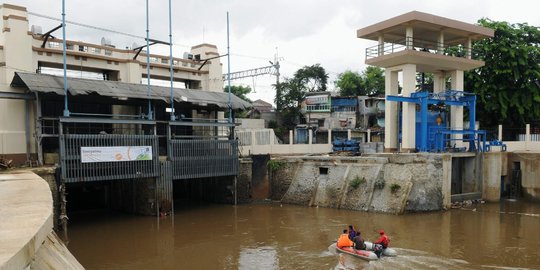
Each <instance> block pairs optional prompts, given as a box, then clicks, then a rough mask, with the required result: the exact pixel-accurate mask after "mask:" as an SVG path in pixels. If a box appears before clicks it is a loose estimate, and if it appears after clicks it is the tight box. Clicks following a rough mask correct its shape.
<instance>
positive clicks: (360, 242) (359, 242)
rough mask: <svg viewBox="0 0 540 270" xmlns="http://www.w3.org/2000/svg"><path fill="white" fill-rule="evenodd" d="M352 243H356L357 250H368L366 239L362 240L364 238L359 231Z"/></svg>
mask: <svg viewBox="0 0 540 270" xmlns="http://www.w3.org/2000/svg"><path fill="white" fill-rule="evenodd" d="M352 241H353V243H354V249H356V250H365V249H366V244H365V243H364V239H362V237H361V236H360V232H359V231H357V232H356V235H355V236H354V238H353V240H352Z"/></svg>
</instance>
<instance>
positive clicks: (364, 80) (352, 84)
mask: <svg viewBox="0 0 540 270" xmlns="http://www.w3.org/2000/svg"><path fill="white" fill-rule="evenodd" d="M335 85H336V87H337V88H339V94H340V95H341V96H368V95H381V94H384V71H383V70H382V69H381V68H378V67H373V66H369V67H367V68H366V69H365V70H364V71H363V72H362V74H359V73H358V72H354V71H350V70H348V71H345V72H343V73H341V74H339V76H338V79H337V80H336V81H335Z"/></svg>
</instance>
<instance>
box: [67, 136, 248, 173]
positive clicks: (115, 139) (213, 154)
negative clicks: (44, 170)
mask: <svg viewBox="0 0 540 270" xmlns="http://www.w3.org/2000/svg"><path fill="white" fill-rule="evenodd" d="M151 129H152V128H150V130H151ZM154 130H155V129H154ZM153 133H155V132H153ZM58 137H59V148H60V150H59V154H60V165H61V175H62V179H63V180H64V181H65V182H66V183H77V182H88V181H108V180H120V179H141V178H157V177H164V176H165V178H167V179H171V180H177V179H196V178H206V177H220V176H235V175H237V174H238V171H239V154H238V141H236V140H229V139H228V138H219V139H216V138H215V137H209V138H197V139H193V138H182V139H179V138H171V137H168V138H163V137H166V136H160V135H156V134H152V135H148V134H62V131H60V134H58ZM160 139H166V144H167V145H166V146H165V145H160ZM83 147H92V148H99V147H105V148H107V147H151V156H152V158H151V159H150V160H130V161H100V162H83V158H82V148H83ZM165 149H167V150H166V151H167V152H166V157H167V161H165V160H163V161H160V154H161V156H165V155H164V154H165V153H164V151H165ZM160 152H162V153H160ZM164 162H166V163H167V164H166V165H164V164H163V163H164ZM164 170H167V171H166V172H165V171H164ZM168 170H170V171H168Z"/></svg>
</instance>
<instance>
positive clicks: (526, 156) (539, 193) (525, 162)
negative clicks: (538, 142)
mask: <svg viewBox="0 0 540 270" xmlns="http://www.w3.org/2000/svg"><path fill="white" fill-rule="evenodd" d="M514 162H518V163H519V164H520V169H521V186H522V189H521V192H522V195H523V196H524V197H525V198H526V199H529V200H532V201H539V202H540V153H539V152H525V151H516V152H514V153H511V156H509V157H508V162H507V166H508V163H510V164H512V163H514ZM508 167H511V165H510V166H508ZM509 174H510V173H509Z"/></svg>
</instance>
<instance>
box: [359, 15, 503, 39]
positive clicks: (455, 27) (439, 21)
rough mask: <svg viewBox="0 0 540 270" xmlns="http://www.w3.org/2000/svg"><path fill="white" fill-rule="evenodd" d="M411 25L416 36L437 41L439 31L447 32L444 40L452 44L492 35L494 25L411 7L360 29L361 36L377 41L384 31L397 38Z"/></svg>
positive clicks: (387, 34)
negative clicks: (483, 24)
mask: <svg viewBox="0 0 540 270" xmlns="http://www.w3.org/2000/svg"><path fill="white" fill-rule="evenodd" d="M407 26H412V27H413V37H414V38H415V39H420V40H425V41H433V42H437V40H438V37H439V32H440V31H441V30H442V31H443V32H444V43H445V44H448V45H458V44H464V43H465V42H466V41H467V38H469V37H470V38H471V39H472V40H473V41H474V40H479V39H483V38H487V37H492V36H493V34H494V31H493V29H489V28H486V27H483V26H478V25H474V24H470V23H465V22H461V21H457V20H453V19H448V18H445V17H440V16H436V15H432V14H428V13H424V12H419V11H411V12H408V13H405V14H402V15H399V16H397V17H393V18H390V19H388V20H385V21H382V22H379V23H376V24H372V25H370V26H367V27H364V28H361V29H358V30H357V31H356V36H357V37H358V38H363V39H370V40H375V41H377V40H378V38H379V35H380V34H383V35H384V40H385V42H394V43H396V42H395V41H398V40H404V39H405V31H406V28H407Z"/></svg>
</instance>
